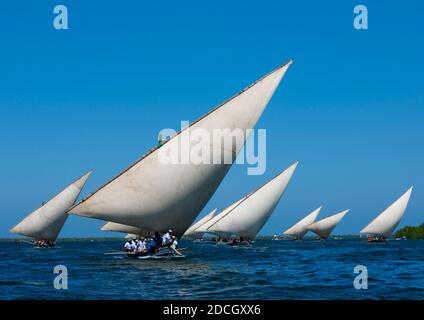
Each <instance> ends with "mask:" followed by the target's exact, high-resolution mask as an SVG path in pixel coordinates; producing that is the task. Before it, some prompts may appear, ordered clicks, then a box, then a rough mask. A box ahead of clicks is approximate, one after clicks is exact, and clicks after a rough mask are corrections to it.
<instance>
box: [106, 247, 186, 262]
mask: <svg viewBox="0 0 424 320" xmlns="http://www.w3.org/2000/svg"><path fill="white" fill-rule="evenodd" d="M180 250H182V249H179V250H177V249H173V248H169V247H165V248H159V249H157V250H156V251H155V252H154V253H151V252H150V253H149V252H132V251H129V252H125V251H123V252H121V251H118V252H107V253H105V255H126V256H127V257H128V258H138V259H140V258H143V259H147V258H185V257H186V256H185V255H184V254H182V253H181V252H180Z"/></svg>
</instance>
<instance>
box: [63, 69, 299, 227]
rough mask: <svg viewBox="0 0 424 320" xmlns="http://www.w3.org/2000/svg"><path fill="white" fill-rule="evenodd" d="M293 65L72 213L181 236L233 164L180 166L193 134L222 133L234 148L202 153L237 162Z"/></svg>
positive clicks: (214, 147) (213, 145)
mask: <svg viewBox="0 0 424 320" xmlns="http://www.w3.org/2000/svg"><path fill="white" fill-rule="evenodd" d="M290 64H291V61H290V62H288V63H287V64H285V65H283V66H280V67H279V68H277V69H276V70H274V71H272V72H271V73H270V74H268V75H267V76H265V77H264V78H262V79H260V80H258V81H257V82H255V83H254V84H252V85H251V86H249V87H248V88H246V89H245V90H243V91H241V92H240V93H239V94H237V95H236V96H234V97H232V98H231V99H229V100H228V101H226V102H225V103H223V104H222V105H220V106H219V107H217V108H216V109H214V110H212V111H211V112H209V113H208V114H206V115H205V116H203V117H202V118H200V119H199V120H197V121H195V122H193V123H192V124H191V125H190V126H189V127H187V128H185V129H184V130H182V131H181V132H180V133H179V134H177V135H175V136H174V137H172V138H171V139H170V140H169V141H167V142H166V143H165V144H164V145H163V146H161V147H160V148H156V149H154V150H153V151H151V152H150V153H148V154H147V155H145V156H143V157H142V158H141V159H140V160H139V161H137V162H136V163H135V164H133V165H132V166H130V167H129V168H127V169H126V170H124V171H123V172H121V173H120V174H119V175H118V176H117V177H115V178H113V179H112V180H110V181H109V182H107V183H106V184H105V185H104V186H102V187H101V188H100V189H98V190H97V191H96V192H94V193H92V194H91V195H90V196H88V197H87V198H86V199H84V200H82V201H81V202H80V203H79V204H77V205H76V206H75V207H74V208H72V209H71V210H70V213H72V214H77V215H81V216H86V217H92V218H97V219H102V220H107V221H113V222H117V223H122V224H128V225H132V226H136V227H140V228H142V229H148V230H155V231H159V232H164V231H166V230H168V229H173V230H174V232H175V234H176V235H182V234H183V233H184V232H185V231H186V230H187V229H188V227H189V226H190V225H191V223H192V222H193V221H194V219H195V218H196V216H197V214H198V213H199V212H201V211H202V209H203V207H204V206H205V205H206V203H207V202H208V201H209V199H210V198H211V197H212V195H213V194H214V192H215V191H216V189H217V188H218V186H219V184H220V183H221V181H222V179H223V178H224V177H225V175H226V173H227V172H228V170H229V169H230V167H231V163H222V164H214V163H210V164H205V163H199V164H197V163H196V164H195V163H193V162H192V161H186V162H184V161H182V159H180V158H184V159H185V160H187V157H189V156H190V155H191V154H192V151H193V150H194V149H193V148H197V149H198V147H199V144H196V141H197V139H198V136H195V135H194V136H193V135H191V132H193V131H194V132H202V133H207V134H208V136H209V137H212V136H213V135H214V132H216V131H217V130H220V131H221V132H222V131H224V140H225V139H227V138H229V139H230V141H231V139H232V138H234V139H235V142H236V143H235V144H234V143H231V145H230V146H225V145H224V146H223V145H222V143H221V141H219V143H218V142H217V141H215V140H212V141H210V143H203V144H202V145H201V147H202V150H203V149H204V150H208V151H209V154H211V155H212V154H215V153H220V154H221V157H223V158H224V159H230V160H231V159H235V157H236V156H237V154H238V153H239V151H240V150H241V148H242V147H243V144H244V142H245V141H246V138H247V136H246V130H248V129H253V128H254V127H255V125H256V123H257V121H258V120H259V118H260V116H261V115H262V112H263V111H264V109H265V107H266V105H267V104H268V102H269V100H270V99H271V97H272V95H273V93H274V91H275V90H276V88H277V86H278V85H279V83H280V81H281V79H282V77H283V76H284V74H285V73H286V71H287V69H288V67H289V65H290ZM198 129H199V130H198ZM193 144H194V146H193ZM197 149H196V150H197ZM205 153H207V152H205ZM160 155H162V156H163V155H169V159H180V163H178V164H175V163H171V164H166V163H163V161H162V160H163V157H162V158H160Z"/></svg>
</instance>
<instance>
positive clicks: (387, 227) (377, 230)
mask: <svg viewBox="0 0 424 320" xmlns="http://www.w3.org/2000/svg"><path fill="white" fill-rule="evenodd" d="M411 193H412V187H411V188H409V189H408V191H406V192H405V193H404V194H403V195H402V196H401V197H400V198H399V199H397V200H396V201H395V202H394V203H392V204H391V205H390V206H389V207H388V208H387V209H386V210H384V211H383V212H382V213H380V215H378V216H377V217H376V218H375V219H374V220H373V221H371V223H370V224H369V225H367V226H366V227H365V228H364V229H362V230H361V233H364V234H371V235H377V236H382V237H386V238H388V237H389V236H390V235H391V234H392V233H393V231H394V230H395V229H396V227H397V226H398V224H399V222H400V219H402V217H403V215H404V213H405V210H406V207H407V206H408V202H409V198H410V197H411Z"/></svg>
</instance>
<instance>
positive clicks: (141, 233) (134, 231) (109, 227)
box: [100, 221, 154, 237]
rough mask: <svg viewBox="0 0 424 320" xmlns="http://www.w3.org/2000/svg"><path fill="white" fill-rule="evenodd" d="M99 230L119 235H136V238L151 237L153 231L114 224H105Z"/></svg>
mask: <svg viewBox="0 0 424 320" xmlns="http://www.w3.org/2000/svg"><path fill="white" fill-rule="evenodd" d="M100 230H102V231H113V232H121V233H129V234H131V235H137V236H138V237H148V236H153V235H154V231H152V230H144V229H141V228H138V227H133V226H129V225H126V224H121V223H116V222H110V221H109V222H106V223H105V224H104V225H103V226H102V227H101V228H100Z"/></svg>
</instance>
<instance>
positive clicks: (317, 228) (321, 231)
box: [307, 209, 349, 240]
mask: <svg viewBox="0 0 424 320" xmlns="http://www.w3.org/2000/svg"><path fill="white" fill-rule="evenodd" d="M348 212H349V209H348V210H344V211H342V212H339V213H336V214H334V215H332V216H329V217H327V218H324V219H322V220H319V221H317V222H314V223H312V224H310V225H309V226H307V229H308V230H309V231H312V232H314V233H315V234H317V235H318V237H319V239H320V240H327V239H328V237H329V236H330V234H331V232H332V231H333V230H334V228H335V227H336V226H337V224H338V223H339V222H340V220H342V219H343V217H344V216H345V215H346V213H348Z"/></svg>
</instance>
